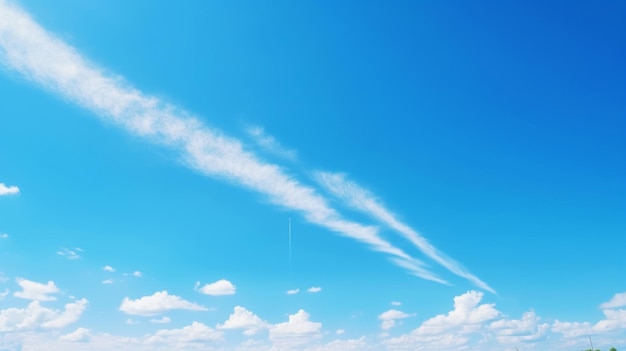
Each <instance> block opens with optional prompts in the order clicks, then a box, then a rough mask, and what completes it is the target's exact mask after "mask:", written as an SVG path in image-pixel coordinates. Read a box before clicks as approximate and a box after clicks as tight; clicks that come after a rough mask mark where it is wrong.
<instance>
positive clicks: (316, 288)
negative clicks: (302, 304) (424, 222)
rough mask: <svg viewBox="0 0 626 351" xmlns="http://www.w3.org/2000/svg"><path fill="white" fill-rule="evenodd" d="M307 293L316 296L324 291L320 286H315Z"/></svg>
mask: <svg viewBox="0 0 626 351" xmlns="http://www.w3.org/2000/svg"><path fill="white" fill-rule="evenodd" d="M307 291H308V292H310V293H313V294H314V293H318V292H320V291H322V288H320V287H319V286H314V287H310V288H309V289H308V290H307Z"/></svg>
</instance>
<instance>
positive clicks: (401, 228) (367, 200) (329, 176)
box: [316, 172, 495, 293]
mask: <svg viewBox="0 0 626 351" xmlns="http://www.w3.org/2000/svg"><path fill="white" fill-rule="evenodd" d="M316 179H317V180H318V182H319V183H320V184H321V185H322V186H323V187H324V188H326V189H327V190H328V191H329V192H331V193H332V194H334V195H335V196H337V197H338V198H340V199H342V200H343V201H345V202H346V203H347V204H348V205H350V206H351V207H353V208H355V209H357V210H360V211H362V212H365V213H367V214H368V215H370V216H372V217H374V218H376V219H377V220H379V221H381V222H382V223H384V224H386V225H387V226H389V227H390V228H391V229H393V230H395V231H396V232H398V233H400V234H401V235H402V236H404V238H406V239H407V240H409V241H410V242H411V243H413V245H415V246H416V247H417V248H418V249H420V250H421V251H422V252H423V253H424V254H425V255H427V256H428V257H430V258H431V259H433V260H434V261H436V262H437V263H439V264H441V265H442V266H444V267H445V268H447V269H448V270H450V271H451V272H452V273H454V274H456V275H458V276H461V277H463V278H465V279H467V280H469V281H471V282H472V283H474V284H475V285H476V286H478V287H480V288H481V289H485V290H487V291H490V292H492V293H495V291H494V290H493V289H492V288H491V287H490V286H489V285H487V283H485V282H483V281H482V280H480V279H479V278H478V277H476V276H475V275H473V274H471V273H470V272H469V271H468V270H467V269H466V268H465V267H463V266H462V265H461V264H460V263H458V262H456V261H455V260H453V259H451V258H450V257H447V256H446V255H444V254H443V253H442V252H441V251H439V250H438V249H437V248H435V247H434V246H433V245H432V244H431V243H430V242H428V240H426V238H424V237H423V236H422V235H421V234H420V233H418V232H417V231H416V230H415V229H413V228H411V227H409V226H408V225H407V224H405V223H403V222H401V221H400V220H398V218H397V217H396V215H395V214H393V213H392V212H391V211H390V210H388V209H387V208H386V207H385V206H383V205H382V204H381V203H380V202H379V201H378V199H377V198H376V197H375V196H374V195H373V194H372V193H371V192H370V191H368V190H366V189H364V188H363V187H361V186H360V185H358V184H356V183H355V182H353V181H351V180H349V179H347V177H346V176H345V175H344V174H340V173H330V172H317V173H316ZM416 274H417V275H418V276H420V277H422V278H424V279H430V280H435V279H433V274H432V273H431V272H430V271H428V270H425V269H423V270H422V271H416Z"/></svg>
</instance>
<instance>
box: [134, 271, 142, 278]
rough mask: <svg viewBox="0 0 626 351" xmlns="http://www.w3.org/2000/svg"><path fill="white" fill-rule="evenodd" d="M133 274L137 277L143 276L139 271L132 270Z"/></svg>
mask: <svg viewBox="0 0 626 351" xmlns="http://www.w3.org/2000/svg"><path fill="white" fill-rule="evenodd" d="M133 276H135V277H137V278H141V276H143V274H142V273H141V272H140V271H134V272H133Z"/></svg>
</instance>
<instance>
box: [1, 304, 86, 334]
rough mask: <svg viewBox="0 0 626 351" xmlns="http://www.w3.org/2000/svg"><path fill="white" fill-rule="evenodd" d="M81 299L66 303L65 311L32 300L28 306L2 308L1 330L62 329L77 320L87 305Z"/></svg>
mask: <svg viewBox="0 0 626 351" xmlns="http://www.w3.org/2000/svg"><path fill="white" fill-rule="evenodd" d="M87 303H88V302H87V300H86V299H81V300H78V301H76V302H73V303H68V304H66V305H65V310H64V311H59V310H53V309H49V308H46V307H43V306H41V305H40V303H39V301H32V302H31V303H30V304H29V305H28V307H26V308H24V309H20V308H7V309H5V310H0V331H3V332H10V331H20V330H32V329H37V328H47V329H60V328H63V327H66V326H68V325H70V324H72V323H74V322H76V321H77V320H78V319H79V318H80V316H81V315H82V313H83V311H84V310H85V308H86V307H87Z"/></svg>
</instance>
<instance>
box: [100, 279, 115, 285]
mask: <svg viewBox="0 0 626 351" xmlns="http://www.w3.org/2000/svg"><path fill="white" fill-rule="evenodd" d="M102 284H113V279H107V280H103V281H102Z"/></svg>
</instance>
